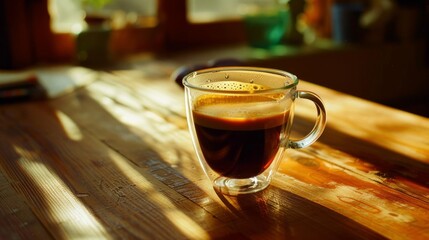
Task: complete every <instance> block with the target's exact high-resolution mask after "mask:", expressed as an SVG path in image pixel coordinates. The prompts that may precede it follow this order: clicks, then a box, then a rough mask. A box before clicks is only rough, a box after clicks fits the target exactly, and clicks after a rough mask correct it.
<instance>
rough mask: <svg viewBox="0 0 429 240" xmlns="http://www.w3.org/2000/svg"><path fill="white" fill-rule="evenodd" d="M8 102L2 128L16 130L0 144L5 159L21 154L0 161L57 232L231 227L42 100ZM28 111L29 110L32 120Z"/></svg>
mask: <svg viewBox="0 0 429 240" xmlns="http://www.w3.org/2000/svg"><path fill="white" fill-rule="evenodd" d="M14 107H15V108H13V109H12V108H8V109H6V110H5V109H3V110H4V112H6V115H7V119H6V121H5V122H6V124H5V125H4V127H5V128H7V129H13V131H14V132H15V133H16V134H14V135H12V134H9V136H8V135H6V136H2V137H1V138H0V139H2V142H1V143H2V144H3V145H2V146H5V145H6V144H7V142H6V141H4V139H8V141H11V142H13V143H14V146H13V148H12V150H8V149H10V148H3V147H2V148H1V150H0V151H1V156H3V157H4V159H19V161H2V167H3V169H4V171H5V172H6V174H7V175H8V176H9V177H10V178H11V179H13V180H14V181H17V187H18V191H19V192H20V193H21V194H23V195H24V196H25V198H26V201H28V202H29V204H30V205H31V207H32V210H33V211H34V212H35V214H36V215H37V217H38V218H39V219H40V221H41V222H42V223H43V225H44V226H45V227H46V229H48V230H49V231H50V233H51V234H52V235H53V236H54V237H55V238H62V237H66V238H74V237H103V238H110V237H113V238H117V237H119V236H121V238H122V237H125V238H152V237H154V236H155V237H157V238H162V239H172V238H175V239H188V238H193V239H205V238H208V237H209V235H213V236H223V235H229V234H230V232H231V230H230V229H229V228H228V227H227V226H226V225H224V224H222V223H220V222H219V221H218V220H217V219H215V218H213V217H212V216H211V215H209V214H208V215H207V214H201V211H203V210H202V209H201V208H200V207H199V206H197V205H195V204H194V203H192V202H191V201H189V200H187V199H186V198H184V197H183V196H181V195H179V194H177V193H176V192H174V191H172V190H171V189H170V188H168V187H166V185H164V184H163V183H161V182H159V181H158V180H157V179H155V178H154V177H152V175H151V173H150V172H149V171H146V170H145V169H142V168H139V167H137V166H136V165H134V164H132V163H131V162H129V161H128V160H127V159H126V158H123V156H122V155H121V154H119V153H118V152H115V151H114V150H112V149H109V148H107V147H106V146H105V145H104V144H103V143H102V142H101V141H100V140H97V139H95V138H93V137H92V136H91V134H89V133H88V131H85V129H80V128H79V127H78V126H77V125H73V120H72V119H71V118H68V117H67V116H66V115H64V114H62V113H60V111H58V110H56V109H54V108H51V107H49V106H47V105H43V104H28V105H22V106H20V107H18V108H16V106H14ZM81 110H82V109H81ZM92 110H93V111H94V110H96V109H92ZM27 116H32V117H33V118H32V122H31V123H29V122H28V121H27V118H26V117H27ZM14 125H15V127H13V126H14ZM7 132H8V131H2V132H1V134H5V133H7ZM9 132H10V131H9ZM124 134H127V133H126V132H125V131H124ZM128 134H131V133H128Z"/></svg>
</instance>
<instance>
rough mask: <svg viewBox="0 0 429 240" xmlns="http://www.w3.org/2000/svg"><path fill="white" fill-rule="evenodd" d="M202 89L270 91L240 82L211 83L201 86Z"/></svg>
mask: <svg viewBox="0 0 429 240" xmlns="http://www.w3.org/2000/svg"><path fill="white" fill-rule="evenodd" d="M201 87H202V88H207V89H212V90H224V91H248V92H253V91H259V90H265V89H268V88H267V87H265V86H262V85H259V84H255V83H245V82H238V81H220V82H211V83H207V84H204V85H201Z"/></svg>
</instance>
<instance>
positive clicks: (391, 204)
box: [0, 66, 429, 239]
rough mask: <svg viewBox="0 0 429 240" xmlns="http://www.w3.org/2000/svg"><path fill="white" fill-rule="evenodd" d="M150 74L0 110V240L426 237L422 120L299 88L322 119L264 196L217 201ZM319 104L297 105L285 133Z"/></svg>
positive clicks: (178, 93) (165, 87)
mask: <svg viewBox="0 0 429 240" xmlns="http://www.w3.org/2000/svg"><path fill="white" fill-rule="evenodd" d="M151 69H152V68H147V69H136V70H123V71H113V72H109V73H107V72H99V73H97V79H96V81H94V82H92V83H91V84H89V85H87V86H86V87H84V88H81V89H78V90H76V91H74V92H73V93H70V94H67V95H64V96H61V97H58V98H55V99H51V100H42V101H33V102H22V103H15V104H4V105H0V169H1V172H0V205H1V208H0V239H99V238H102V239H384V238H389V239H429V175H428V173H429V119H428V118H424V117H420V116H417V115H413V114H409V113H406V112H402V111H399V110H395V109H392V108H388V107H385V106H381V105H378V104H375V103H373V102H369V101H365V100H362V99H359V98H356V97H352V96H349V95H345V94H342V93H340V92H336V91H333V90H330V89H327V88H324V87H321V86H317V85H313V84H310V83H308V82H304V81H301V82H300V85H299V88H300V89H305V90H310V91H314V92H316V93H318V94H319V95H320V96H321V97H322V99H323V100H324V103H325V105H326V109H327V113H328V124H327V127H326V129H325V132H324V134H323V135H322V137H321V138H320V139H319V140H318V141H317V142H316V143H315V144H313V145H312V146H310V147H308V148H305V149H301V150H292V149H290V150H287V154H286V157H285V158H284V159H283V161H282V163H281V165H280V170H279V173H278V174H276V175H275V176H274V180H273V182H272V184H271V186H270V187H269V188H267V189H266V190H264V191H263V192H260V193H256V194H250V195H242V196H238V197H229V196H223V195H220V194H217V193H216V192H215V191H214V190H213V188H212V187H211V184H210V182H209V181H208V179H207V178H206V177H205V176H204V174H203V172H202V170H201V169H200V167H199V164H198V162H197V159H196V156H195V154H194V152H193V149H192V145H191V139H190V135H189V133H188V129H187V126H186V119H185V113H184V99H183V90H182V89H181V88H180V87H179V86H178V85H176V84H175V83H174V82H173V81H171V80H170V79H169V77H168V76H169V74H170V73H171V71H170V70H172V69H174V68H173V66H171V69H170V68H168V67H167V68H165V69H164V70H165V71H164V72H163V73H162V71H161V73H160V71H158V70H154V71H151ZM314 111H315V110H314V109H313V107H312V106H311V105H307V104H306V102H305V101H304V100H299V101H298V102H297V105H296V112H297V114H296V118H295V123H294V127H293V129H294V133H293V135H294V137H299V135H302V134H304V133H306V131H308V129H309V128H311V127H312V124H313V117H314V116H313V115H314Z"/></svg>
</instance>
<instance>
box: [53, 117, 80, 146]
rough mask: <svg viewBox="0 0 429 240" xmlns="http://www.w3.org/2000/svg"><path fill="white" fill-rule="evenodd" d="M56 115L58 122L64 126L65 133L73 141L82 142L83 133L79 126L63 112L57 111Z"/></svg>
mask: <svg viewBox="0 0 429 240" xmlns="http://www.w3.org/2000/svg"><path fill="white" fill-rule="evenodd" d="M55 114H56V115H57V117H58V120H59V121H60V123H61V125H62V126H63V129H64V132H65V133H66V135H67V136H68V137H69V138H70V139H71V140H74V141H80V140H82V138H83V137H82V132H81V131H80V129H79V127H78V126H77V124H76V123H75V122H74V121H73V120H72V119H71V118H70V117H69V116H67V115H66V114H64V113H63V112H61V111H56V112H55Z"/></svg>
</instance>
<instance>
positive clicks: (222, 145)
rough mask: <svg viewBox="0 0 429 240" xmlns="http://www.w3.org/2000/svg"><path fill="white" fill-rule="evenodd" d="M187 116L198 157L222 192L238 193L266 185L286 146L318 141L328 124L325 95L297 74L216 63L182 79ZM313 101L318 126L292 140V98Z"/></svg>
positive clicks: (249, 191) (301, 146)
mask: <svg viewBox="0 0 429 240" xmlns="http://www.w3.org/2000/svg"><path fill="white" fill-rule="evenodd" d="M183 85H184V86H185V101H186V115H187V122H188V127H189V130H190V133H191V137H192V142H193V145H194V149H195V151H196V155H197V157H198V160H199V162H200V165H201V166H202V168H203V170H204V172H205V174H206V175H207V177H208V178H209V179H210V180H211V181H212V183H213V187H214V188H215V190H217V191H218V192H221V193H223V194H227V195H238V194H245V193H253V192H258V191H261V190H263V189H265V188H266V187H267V186H268V185H269V184H270V182H271V179H272V177H273V175H274V173H275V172H276V171H277V169H278V166H279V163H280V161H281V159H282V155H283V154H284V151H285V150H286V149H287V148H303V147H307V146H309V145H310V144H312V143H313V142H314V141H316V140H317V139H318V138H319V136H320V135H321V134H322V132H323V130H324V128H325V124H326V112H325V108H324V105H323V103H322V101H321V99H320V98H319V97H318V96H317V95H316V94H314V93H312V92H308V91H302V90H297V89H296V87H297V85H298V78H297V77H296V76H295V75H293V74H290V73H288V72H285V71H281V70H276V69H269V68H256V67H218V68H209V69H203V70H199V71H195V72H193V73H190V74H188V75H186V76H185V77H184V78H183ZM297 98H304V99H308V100H311V101H313V102H314V104H315V105H316V108H317V118H316V123H315V125H314V128H313V129H312V130H311V131H310V133H309V134H308V135H307V136H305V137H304V138H302V139H300V140H289V134H290V130H291V127H292V120H293V114H294V100H295V99H297Z"/></svg>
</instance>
